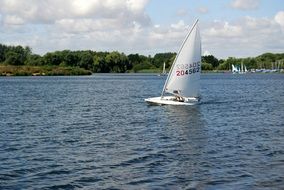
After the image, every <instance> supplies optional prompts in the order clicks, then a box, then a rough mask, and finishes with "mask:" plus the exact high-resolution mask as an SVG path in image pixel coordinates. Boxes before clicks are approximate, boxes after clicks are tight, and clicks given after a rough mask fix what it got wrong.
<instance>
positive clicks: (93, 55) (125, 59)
mask: <svg viewBox="0 0 284 190" xmlns="http://www.w3.org/2000/svg"><path fill="white" fill-rule="evenodd" d="M175 56H176V53H171V52H169V53H157V54H155V55H154V56H144V55H139V54H129V55H125V54H124V53H120V52H118V51H113V52H96V51H91V50H85V51H70V50H63V51H55V52H48V53H46V54H45V55H42V56H41V55H38V54H34V53H33V52H32V50H31V48H30V47H28V46H26V47H23V46H20V45H18V46H7V45H3V44H0V64H2V65H16V66H22V65H26V66H62V67H78V68H83V69H86V70H89V71H91V72H94V73H125V72H139V71H143V70H153V71H159V70H161V69H162V65H163V63H166V68H168V69H169V68H170V66H171V64H172V63H173V61H174V59H175ZM281 62H282V63H284V53H276V54H273V53H264V54H262V55H260V56H257V57H248V58H235V57H229V58H227V59H217V58H216V57H214V56H213V55H206V56H202V69H203V70H230V69H231V65H232V64H234V65H235V66H239V65H241V64H242V63H243V64H244V65H246V67H247V68H248V69H252V68H254V69H260V68H271V67H272V66H273V64H274V65H277V63H279V64H280V63H281ZM283 66H284V65H283V64H282V65H280V67H281V68H283Z"/></svg>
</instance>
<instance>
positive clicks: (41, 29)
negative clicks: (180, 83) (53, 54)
mask: <svg viewBox="0 0 284 190" xmlns="http://www.w3.org/2000/svg"><path fill="white" fill-rule="evenodd" d="M196 18H199V20H200V28H201V35H202V47H203V48H202V50H203V54H213V55H214V56H216V57H218V58H227V57H230V56H233V57H248V56H257V55H259V54H262V53H265V52H274V53H276V52H282V53H283V50H284V3H283V0H270V1H269V0H198V1H197V0H43V1H38V0H25V1H22V0H0V43H2V44H8V45H28V46H30V47H32V49H33V52H35V53H38V54H42V55H43V54H45V53H46V52H48V51H56V50H64V49H71V50H84V49H91V50H95V51H116V50H117V51H120V52H124V53H126V54H130V53H139V54H144V55H154V54H156V53H160V52H176V51H177V50H178V49H179V46H180V43H181V42H182V40H183V38H184V37H185V35H186V33H187V30H188V29H189V27H190V25H191V24H192V23H193V22H194V20H195V19H196Z"/></svg>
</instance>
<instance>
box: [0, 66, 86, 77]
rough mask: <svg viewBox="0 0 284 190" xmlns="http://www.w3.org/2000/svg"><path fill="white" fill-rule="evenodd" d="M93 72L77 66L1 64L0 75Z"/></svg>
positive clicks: (53, 74) (56, 74) (63, 74)
mask: <svg viewBox="0 0 284 190" xmlns="http://www.w3.org/2000/svg"><path fill="white" fill-rule="evenodd" d="M91 74H92V72H91V71H88V70H85V69H82V68H77V67H59V66H12V65H1V66H0V76H65V75H91Z"/></svg>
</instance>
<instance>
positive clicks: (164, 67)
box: [162, 62, 167, 75]
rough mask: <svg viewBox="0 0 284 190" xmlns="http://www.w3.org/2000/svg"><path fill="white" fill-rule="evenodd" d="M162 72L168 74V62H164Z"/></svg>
mask: <svg viewBox="0 0 284 190" xmlns="http://www.w3.org/2000/svg"><path fill="white" fill-rule="evenodd" d="M162 74H164V75H165V74H167V72H166V63H165V62H164V64H163V72H162Z"/></svg>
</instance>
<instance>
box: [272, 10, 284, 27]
mask: <svg viewBox="0 0 284 190" xmlns="http://www.w3.org/2000/svg"><path fill="white" fill-rule="evenodd" d="M274 19H275V21H276V22H277V23H278V24H279V25H280V26H281V28H282V30H283V31H284V11H279V12H278V13H277V14H276V15H275V17H274Z"/></svg>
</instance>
